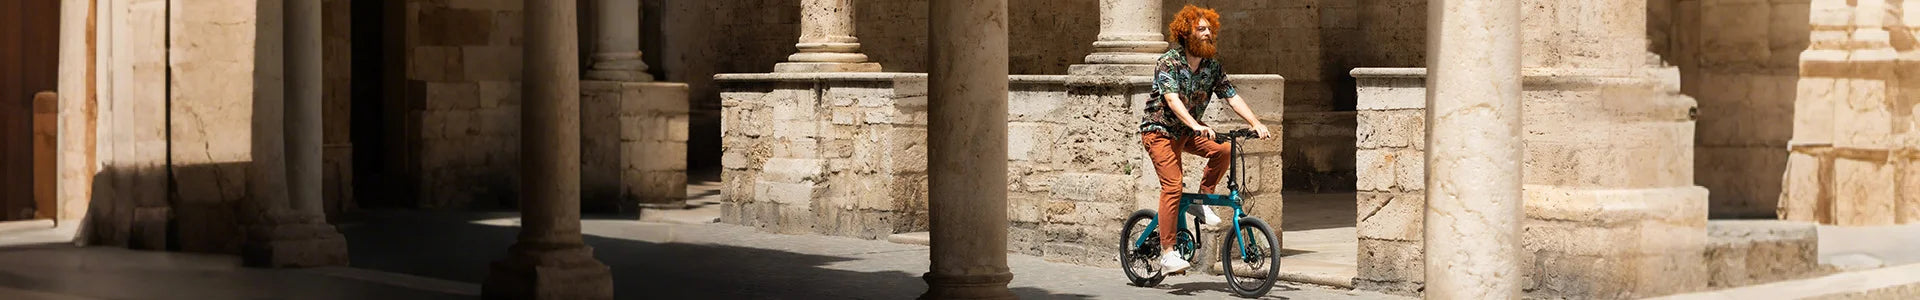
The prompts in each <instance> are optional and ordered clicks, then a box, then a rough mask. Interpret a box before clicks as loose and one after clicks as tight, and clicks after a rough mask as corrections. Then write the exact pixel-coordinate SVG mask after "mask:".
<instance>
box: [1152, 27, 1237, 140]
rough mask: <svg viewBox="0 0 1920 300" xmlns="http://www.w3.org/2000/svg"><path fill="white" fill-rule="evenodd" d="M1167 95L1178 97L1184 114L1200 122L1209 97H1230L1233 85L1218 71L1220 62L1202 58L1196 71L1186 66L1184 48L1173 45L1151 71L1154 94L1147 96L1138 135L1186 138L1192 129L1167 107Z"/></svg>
mask: <svg viewBox="0 0 1920 300" xmlns="http://www.w3.org/2000/svg"><path fill="white" fill-rule="evenodd" d="M1166 94H1178V95H1180V102H1182V104H1185V106H1186V108H1187V113H1188V114H1189V115H1191V116H1193V119H1194V120H1195V121H1199V120H1200V119H1201V116H1202V115H1204V114H1206V111H1207V103H1208V102H1212V97H1208V96H1213V97H1219V98H1220V99H1226V98H1233V96H1234V95H1236V92H1235V91H1234V89H1233V83H1232V82H1229V81H1227V73H1226V72H1225V71H1221V70H1220V61H1219V60H1215V59H1211V58H1208V59H1201V60H1200V67H1199V68H1197V69H1196V68H1191V67H1189V66H1188V65H1187V55H1186V53H1185V50H1184V49H1181V48H1180V47H1178V46H1175V47H1174V48H1173V49H1169V50H1167V53H1166V54H1161V55H1160V59H1159V60H1158V61H1157V62H1156V63H1155V67H1154V70H1153V95H1152V96H1150V97H1147V107H1146V114H1145V116H1144V117H1142V118H1141V120H1140V132H1142V133H1145V132H1150V131H1158V132H1161V133H1165V134H1168V135H1173V136H1182V137H1184V136H1188V135H1191V134H1192V133H1193V128H1190V127H1187V125H1186V124H1185V123H1183V122H1180V117H1179V116H1177V115H1174V113H1173V110H1172V109H1169V108H1168V107H1167V98H1166Z"/></svg>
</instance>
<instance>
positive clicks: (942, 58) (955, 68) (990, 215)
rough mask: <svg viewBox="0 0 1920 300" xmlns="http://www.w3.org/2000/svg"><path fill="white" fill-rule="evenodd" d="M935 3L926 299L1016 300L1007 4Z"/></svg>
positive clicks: (993, 0) (929, 98) (1004, 0)
mask: <svg viewBox="0 0 1920 300" xmlns="http://www.w3.org/2000/svg"><path fill="white" fill-rule="evenodd" d="M930 4H931V6H929V9H930V10H931V11H929V13H928V14H929V19H930V20H929V21H928V25H929V29H930V30H928V33H929V34H928V41H929V43H928V47H927V48H928V49H929V50H930V51H931V55H930V56H929V57H930V59H929V60H928V61H929V62H930V64H929V68H928V69H929V71H930V72H928V73H927V121H928V122H927V144H928V145H927V158H928V161H927V168H928V170H927V177H928V178H927V181H928V183H927V187H928V195H929V196H930V197H929V199H928V209H927V210H928V214H929V221H930V223H931V225H932V226H931V227H932V230H931V231H932V232H931V233H930V235H931V238H932V241H931V242H932V246H933V249H932V250H931V253H930V255H929V256H930V260H931V261H932V267H931V271H929V272H927V274H926V276H925V277H924V279H926V281H927V293H926V294H924V295H921V298H923V299H961V298H965V299H975V298H1001V299H1013V298H1014V296H1013V293H1012V292H1011V291H1008V290H1007V282H1009V281H1012V280H1013V273H1012V272H1011V271H1010V270H1009V269H1007V222H1008V219H1007V171H1006V170H1007V85H1008V82H1007V75H1008V74H1007V72H1008V70H1007V0H990V1H966V0H934V1H932V3H930Z"/></svg>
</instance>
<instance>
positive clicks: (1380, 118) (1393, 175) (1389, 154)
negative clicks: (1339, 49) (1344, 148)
mask: <svg viewBox="0 0 1920 300" xmlns="http://www.w3.org/2000/svg"><path fill="white" fill-rule="evenodd" d="M1352 74H1353V76H1354V77H1356V78H1357V79H1358V81H1359V87H1358V89H1357V90H1358V91H1357V92H1358V94H1359V95H1360V99H1359V103H1358V105H1357V106H1358V107H1360V110H1359V112H1358V113H1357V115H1356V117H1355V121H1356V123H1357V124H1356V127H1355V128H1356V130H1355V132H1354V140H1353V143H1354V146H1355V149H1356V150H1355V152H1354V161H1353V164H1354V169H1355V171H1354V174H1355V175H1356V178H1357V179H1356V185H1355V189H1356V190H1357V191H1358V194H1357V195H1356V196H1357V198H1358V199H1359V203H1358V204H1357V205H1358V206H1359V208H1358V209H1357V210H1356V211H1355V212H1356V213H1357V214H1358V215H1356V216H1354V220H1355V222H1356V227H1357V228H1355V229H1356V230H1357V231H1358V237H1359V241H1360V242H1359V254H1360V256H1359V262H1358V264H1359V270H1358V271H1359V273H1358V276H1356V277H1355V278H1354V287H1355V288H1359V289H1365V290H1371V291H1380V292H1387V293H1394V294H1400V295H1419V294H1420V293H1421V292H1422V290H1423V289H1424V285H1425V279H1424V278H1425V276H1426V273H1425V271H1424V270H1425V262H1424V261H1423V260H1422V259H1423V257H1422V254H1421V253H1422V247H1423V246H1422V243H1423V238H1424V231H1423V230H1424V229H1423V228H1425V225H1424V221H1425V218H1426V215H1425V212H1426V207H1427V206H1426V153H1425V151H1426V139H1427V134H1426V133H1427V128H1426V101H1425V99H1426V87H1425V69H1417V68H1414V69H1390V68H1377V69H1356V70H1354V71H1353V72H1352Z"/></svg>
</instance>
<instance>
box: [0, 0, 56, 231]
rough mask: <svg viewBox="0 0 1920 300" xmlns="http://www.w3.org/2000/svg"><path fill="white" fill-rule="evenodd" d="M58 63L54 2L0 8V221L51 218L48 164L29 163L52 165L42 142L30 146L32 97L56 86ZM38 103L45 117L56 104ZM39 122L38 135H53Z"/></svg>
mask: <svg viewBox="0 0 1920 300" xmlns="http://www.w3.org/2000/svg"><path fill="white" fill-rule="evenodd" d="M59 58H60V1H59V0H15V1H6V2H4V3H0V221H15V220H27V219H40V218H52V217H53V213H54V211H55V209H54V208H53V203H52V200H53V198H52V195H53V191H52V185H51V183H52V180H53V178H51V177H50V176H51V175H52V174H53V172H51V171H52V170H51V168H52V164H51V161H49V162H48V163H45V164H36V163H35V162H36V161H37V160H36V159H35V158H34V156H35V154H36V152H39V153H37V154H39V155H43V156H47V157H48V158H47V159H48V160H51V158H50V157H51V156H50V155H51V154H52V153H51V151H53V149H52V147H44V146H51V145H52V144H51V143H47V142H41V143H38V144H45V145H44V146H43V147H35V145H36V144H37V143H35V141H34V132H35V128H34V127H35V126H34V125H35V124H34V123H35V122H34V119H35V116H34V94H36V93H40V92H52V91H54V90H55V89H56V88H57V87H58V83H59V71H60V61H59ZM42 102H43V103H41V106H43V107H42V110H43V111H46V112H51V109H52V107H44V106H48V105H51V104H57V102H55V101H42ZM44 102H54V103H44ZM43 114H46V113H43ZM48 117H50V116H42V118H43V119H44V118H48ZM41 123H43V124H41V126H40V127H43V128H41V129H40V131H47V132H50V130H52V128H44V127H47V125H50V124H45V123H48V122H41ZM42 148H44V149H42ZM36 167H38V168H39V169H47V170H37V169H36ZM40 177H48V178H40ZM36 181H42V183H41V184H38V185H36V184H35V182H36Z"/></svg>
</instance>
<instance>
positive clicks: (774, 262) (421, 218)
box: [341, 211, 1090, 299]
mask: <svg viewBox="0 0 1920 300" xmlns="http://www.w3.org/2000/svg"><path fill="white" fill-rule="evenodd" d="M358 214H359V215H358V216H356V217H355V218H354V219H355V220H356V222H354V223H352V224H344V225H343V226H341V231H342V232H343V233H344V234H346V236H347V239H348V245H349V247H351V248H350V251H351V255H352V259H353V267H356V268H362V269H372V270H380V271H387V272H396V273H404V274H411V275H416V276H424V277H432V278H439V279H446V280H453V281H460V282H468V283H479V282H482V281H483V280H484V279H485V278H486V276H487V266H488V264H490V263H491V262H493V261H495V260H498V259H500V258H503V257H505V255H506V254H507V253H506V249H507V247H508V246H510V245H512V243H513V240H514V237H515V235H516V234H517V232H518V230H519V229H518V228H517V227H506V226H493V225H485V224H477V223H475V222H474V221H477V220H483V219H496V218H510V217H513V216H516V214H514V213H511V212H497V213H472V212H393V211H367V212H361V213H358ZM585 238H586V242H587V244H588V245H591V246H593V248H594V257H595V258H598V259H600V261H601V262H604V263H606V264H607V265H608V266H609V267H611V268H612V269H613V277H614V284H615V288H614V296H615V297H616V298H620V299H761V298H781V299H908V298H915V297H918V296H919V295H920V293H922V292H925V291H926V283H925V282H923V281H922V280H921V278H920V274H907V273H905V272H899V271H880V272H860V271H848V270H836V269H830V268H826V267H825V266H826V265H828V264H832V263H836V262H842V261H849V260H854V258H848V257H837V256H823V255H811V254H802V253H793V252H786V251H778V250H768V249H757V248H746V247H734V246H724V245H704V244H685V243H654V242H648V241H641V240H629V239H620V238H607V237H601V236H594V235H587V236H586V237H585ZM1014 293H1015V294H1017V295H1019V296H1020V297H1021V298H1023V299H1081V298H1090V296H1086V295H1071V294H1056V293H1052V292H1049V291H1046V290H1043V289H1037V288H1015V289H1014Z"/></svg>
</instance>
